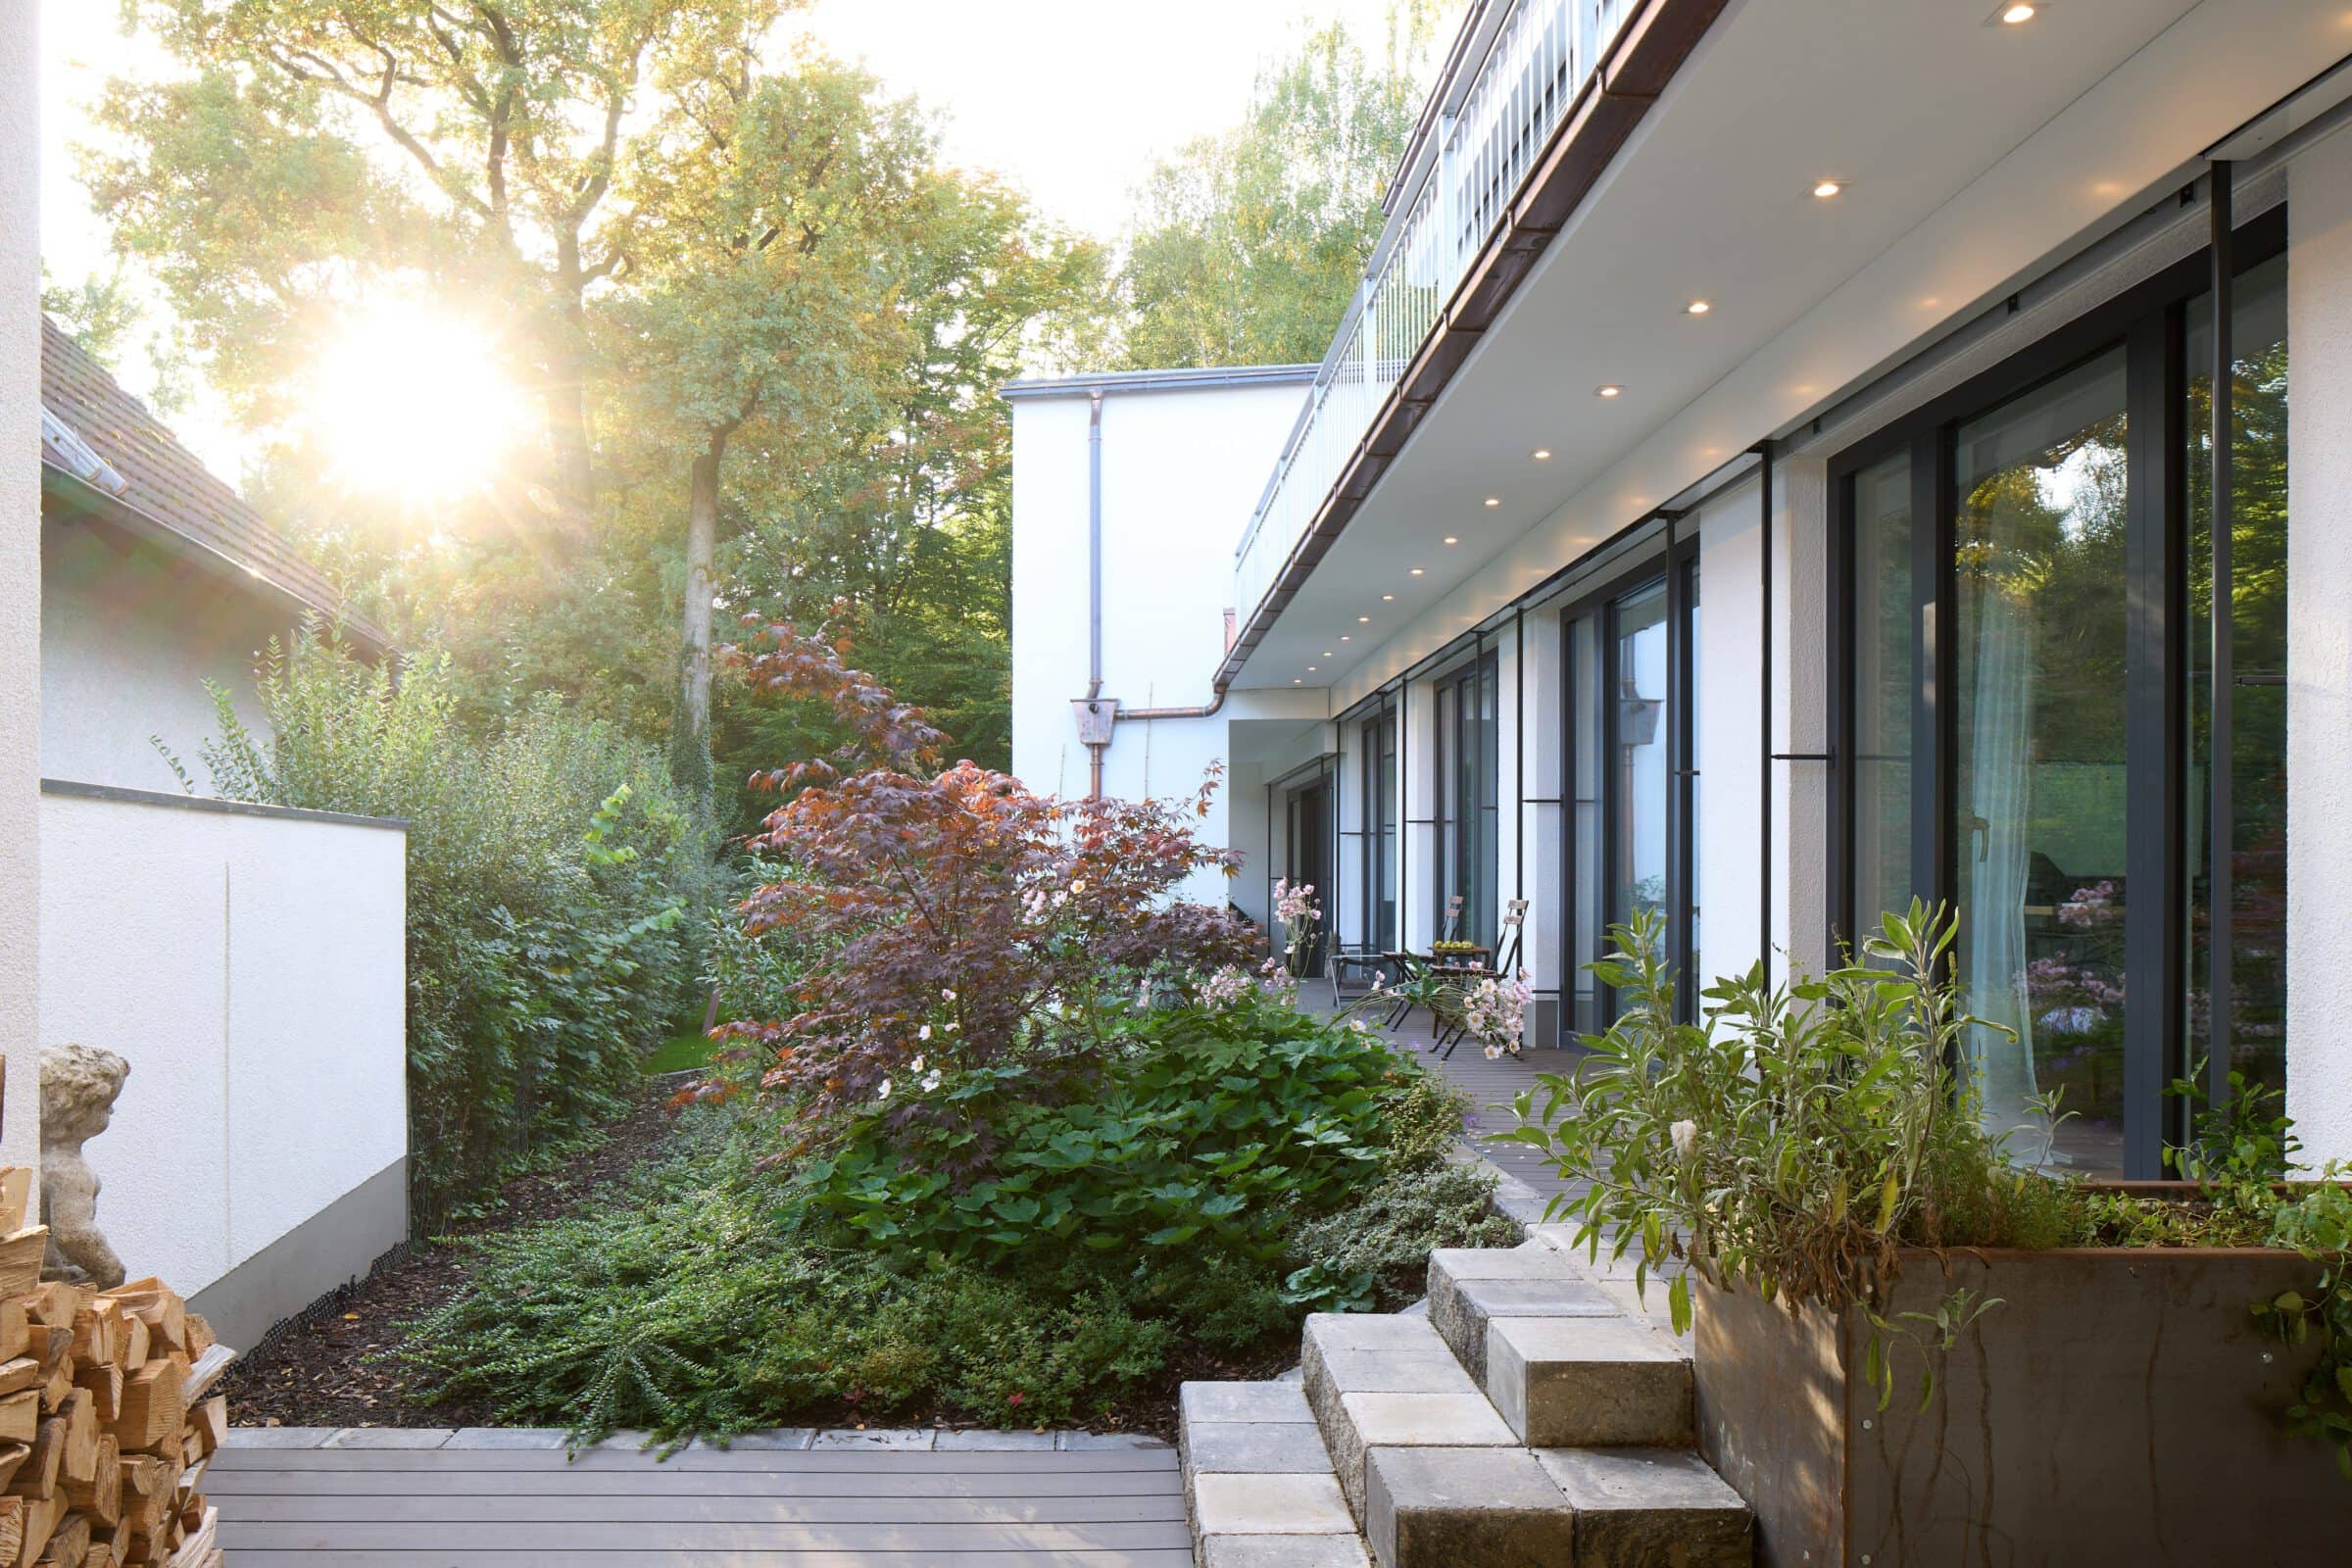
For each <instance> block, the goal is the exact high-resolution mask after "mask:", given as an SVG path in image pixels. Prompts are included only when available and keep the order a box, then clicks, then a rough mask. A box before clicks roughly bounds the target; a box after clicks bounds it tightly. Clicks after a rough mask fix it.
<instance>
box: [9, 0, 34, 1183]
mask: <svg viewBox="0 0 2352 1568" xmlns="http://www.w3.org/2000/svg"><path fill="white" fill-rule="evenodd" d="M39 11H40V7H39V5H38V4H37V3H36V0H0V1055H5V1056H6V1057H7V1060H8V1069H7V1082H6V1085H5V1088H6V1091H7V1112H8V1114H7V1124H6V1128H5V1137H4V1138H0V1160H6V1161H8V1162H10V1163H14V1164H19V1165H31V1164H34V1163H36V1160H35V1151H37V1150H38V1149H39V1147H40V1136H41V1127H40V1104H39V1100H38V1093H37V1090H36V1087H35V1085H36V1083H37V1076H36V1075H37V1073H38V1071H39V1066H38V1062H37V1060H36V1057H37V1054H38V1053H37V1051H36V1050H35V1044H36V1042H37V1040H38V1039H39V1035H38V1032H37V1022H36V1020H37V1018H38V1015H39V1009H38V1005H37V998H38V991H37V990H36V988H35V985H34V975H35V972H36V965H35V955H36V953H37V952H38V932H39V928H40V907H39V906H40V840H39V834H38V831H37V829H36V827H35V822H36V820H37V818H38V816H39V810H38V806H39V794H38V791H39V789H40V727H39V719H38V717H37V715H38V714H39V712H40V710H41V654H40V619H41V548H40V538H41V534H40V504H41V467H40V450H41V445H40V428H41V415H40V386H41V350H40V314H39V309H38V304H37V301H38V297H39V292H40V263H39V256H40V222H39V211H40V206H39V201H38V199H37V196H36V186H37V181H38V179H39V167H40V166H39V158H40V144H41V138H40V121H39V114H38V109H39V94H38V92H37V91H36V84H37V82H38V79H39V74H40V73H39V65H38V62H39V59H40V54H39V49H38V47H37V29H36V27H35V25H34V24H35V23H36V21H37V20H38V16H39Z"/></svg>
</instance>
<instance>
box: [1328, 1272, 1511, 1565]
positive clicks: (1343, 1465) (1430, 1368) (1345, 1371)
mask: <svg viewBox="0 0 2352 1568" xmlns="http://www.w3.org/2000/svg"><path fill="white" fill-rule="evenodd" d="M1303 1342H1304V1352H1305V1353H1304V1369H1305V1372H1306V1378H1305V1392H1306V1402H1307V1405H1308V1407H1309V1408H1310V1409H1312V1410H1313V1411H1314V1416H1315V1422H1316V1424H1317V1425H1318V1426H1320V1427H1321V1428H1322V1429H1323V1444H1324V1446H1325V1447H1326V1448H1328V1449H1329V1450H1330V1451H1331V1459H1332V1465H1333V1468H1334V1469H1335V1470H1337V1471H1338V1473H1339V1481H1340V1491H1341V1494H1342V1495H1344V1496H1345V1497H1346V1498H1347V1501H1348V1509H1349V1510H1350V1511H1351V1512H1352V1513H1353V1514H1354V1516H1355V1519H1356V1522H1357V1523H1358V1524H1363V1523H1365V1522H1367V1520H1368V1513H1367V1510H1366V1501H1365V1498H1366V1491H1365V1479H1364V1477H1365V1456H1366V1455H1367V1454H1368V1453H1369V1452H1370V1451H1371V1450H1372V1449H1374V1448H1380V1447H1414V1448H1453V1447H1460V1448H1471V1447H1487V1448H1500V1447H1508V1446H1512V1445H1514V1444H1516V1443H1517V1442H1518V1439H1517V1438H1516V1437H1515V1436H1514V1435H1513V1434H1512V1432H1511V1429H1510V1427H1509V1426H1508V1425H1506V1424H1505V1423H1504V1421H1503V1419H1502V1417H1501V1416H1499V1415H1497V1414H1495V1407H1494V1405H1493V1404H1491V1403H1489V1402H1488V1400H1487V1397H1486V1395H1485V1394H1484V1393H1482V1392H1481V1391H1480V1389H1479V1387H1478V1385H1477V1384H1475V1383H1473V1382H1471V1381H1470V1374H1469V1373H1467V1372H1465V1371H1463V1370H1462V1366H1461V1363H1460V1362H1459V1361H1457V1360H1455V1359H1454V1357H1453V1354H1452V1352H1451V1351H1449V1350H1448V1349H1447V1348H1446V1342H1445V1341H1444V1340H1442V1339H1440V1338H1439V1337H1438V1332H1437V1330H1436V1329H1435V1328H1433V1327H1432V1326H1431V1325H1430V1322H1429V1320H1428V1319H1426V1318H1418V1317H1385V1316H1361V1315H1357V1314H1353V1313H1333V1312H1318V1313H1316V1314H1315V1315H1314V1316H1312V1317H1309V1318H1308V1319H1307V1320H1306V1329H1305V1333H1304V1335H1303Z"/></svg>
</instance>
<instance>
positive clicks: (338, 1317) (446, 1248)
mask: <svg viewBox="0 0 2352 1568" xmlns="http://www.w3.org/2000/svg"><path fill="white" fill-rule="evenodd" d="M675 1089H676V1085H675V1084H674V1083H670V1082H666V1081H663V1080H661V1079H655V1080H651V1081H649V1083H648V1086H647V1088H646V1092H645V1097H644V1099H643V1100H642V1101H641V1102H640V1103H639V1104H638V1105H637V1107H636V1108H635V1109H634V1110H632V1111H630V1112H629V1114H628V1115H626V1116H624V1117H622V1118H621V1119H620V1120H619V1121H617V1122H615V1123H613V1126H612V1128H611V1129H610V1131H609V1132H608V1133H607V1135H606V1137H605V1139H604V1140H603V1142H601V1143H599V1144H598V1145H597V1146H596V1147H595V1148H593V1149H591V1150H589V1151H587V1152H585V1153H582V1154H580V1155H579V1156H577V1157H576V1158H572V1159H568V1160H565V1161H564V1162H563V1163H562V1164H561V1165H560V1166H559V1167H558V1168H557V1169H554V1170H551V1171H548V1172H545V1173H543V1174H537V1175H529V1176H517V1177H515V1179H514V1180H513V1181H510V1182H508V1183H507V1184H506V1186H505V1187H503V1188H501V1189H500V1191H499V1195H498V1201H497V1202H496V1203H495V1204H485V1205H483V1206H482V1210H481V1212H480V1214H479V1215H478V1216H477V1217H475V1218H472V1219H468V1220H465V1221H461V1222H459V1223H457V1224H454V1225H452V1226H451V1228H450V1234H449V1237H448V1238H443V1239H436V1240H433V1241H428V1242H418V1243H416V1244H414V1245H413V1246H409V1247H405V1248H401V1249H398V1250H395V1251H393V1252H391V1253H388V1254H387V1255H386V1256H385V1257H384V1259H383V1260H381V1261H379V1262H378V1263H377V1264H376V1266H375V1268H374V1270H373V1271H372V1272H370V1273H369V1274H368V1277H367V1278H366V1279H363V1280H360V1281H358V1282H356V1283H354V1284H351V1285H347V1286H345V1287H344V1288H343V1289H341V1290H339V1291H334V1292H332V1293H330V1294H328V1295H326V1296H323V1297H320V1298H319V1299H318V1300H317V1301H314V1302H313V1303H311V1305H310V1306H309V1307H308V1308H307V1309H305V1310H304V1312H303V1313H302V1315H301V1316H299V1317H296V1318H293V1319H291V1320H289V1321H288V1322H285V1323H282V1324H280V1325H279V1326H278V1327H277V1328H276V1329H274V1330H272V1331H271V1332H270V1337H269V1338H268V1339H266V1340H264V1341H263V1343H262V1344H261V1345H259V1346H257V1347H255V1348H253V1349H252V1350H250V1351H248V1352H247V1353H246V1354H244V1355H243V1356H240V1357H239V1358H238V1359H237V1361H236V1362H235V1363H234V1364H232V1365H231V1366H230V1368H229V1370H228V1375H227V1378H226V1379H225V1380H224V1383H223V1390H222V1392H224V1393H226V1394H227V1396H228V1411H229V1419H230V1420H231V1421H233V1422H234V1423H235V1424H236V1425H238V1426H244V1427H275V1426H287V1427H463V1426H490V1425H495V1424H497V1423H496V1422H495V1420H494V1418H493V1417H492V1414H491V1412H490V1410H489V1409H488V1408H487V1407H486V1406H484V1405H482V1404H479V1403H469V1402H467V1401H465V1400H452V1401H451V1402H449V1403H446V1404H429V1405H428V1404H424V1403H422V1402H420V1401H419V1400H418V1399H417V1396H416V1395H415V1394H414V1393H413V1392H412V1391H411V1390H410V1388H409V1386H408V1379H409V1377H410V1376H411V1374H410V1373H409V1371H408V1369H407V1368H405V1367H403V1366H401V1365H400V1364H399V1363H398V1362H396V1361H393V1360H391V1359H390V1358H389V1357H388V1356H386V1355H385V1353H384V1352H386V1351H388V1350H391V1349H393V1348H395V1347H397V1346H399V1345H400V1344H401V1342H402V1341H403V1340H405V1339H406V1338H407V1337H408V1336H407V1335H406V1333H404V1332H403V1330H402V1327H401V1325H403V1324H404V1323H407V1322H410V1321H412V1320H413V1319H416V1318H417V1317H421V1316H422V1315H423V1314H424V1313H426V1312H428V1311H430V1310H432V1309H433V1308H434V1307H436V1306H439V1305H440V1304H441V1303H442V1302H444V1301H446V1300H448V1299H450V1298H451V1297H453V1296H455V1295H456V1294H457V1293H458V1290H459V1288H460V1287H461V1286H463V1285H464V1284H465V1283H466V1276H467V1275H468V1274H469V1273H470V1272H471V1271H472V1262H473V1254H472V1252H471V1251H469V1250H467V1249H466V1248H464V1247H462V1246H457V1245H453V1243H454V1242H455V1241H456V1240H457V1239H459V1238H464V1237H467V1236H480V1235H485V1234H490V1233H494V1232H498V1231H506V1230H515V1229H518V1228H520V1227H522V1226H526V1225H535V1224H538V1223H539V1222H541V1221H543V1220H550V1219H555V1218H557V1217H559V1216H560V1215H563V1214H564V1213H566V1212H568V1211H570V1210H571V1209H573V1208H575V1207H577V1206H578V1205H579V1204H580V1203H582V1202H584V1201H587V1200H588V1199H589V1198H590V1197H592V1196H593V1195H594V1194H595V1193H596V1192H597V1190H598V1189H600V1188H603V1187H606V1186H608V1185H610V1184H611V1183H613V1181H615V1180H617V1179H618V1178H620V1177H621V1176H623V1175H625V1174H627V1173H628V1172H629V1171H631V1170H633V1169H635V1168H636V1167H637V1166H639V1165H641V1164H644V1163H645V1162H646V1161H648V1160H650V1159H653V1158H655V1157H657V1156H658V1155H659V1154H660V1153H661V1150H662V1144H663V1143H664V1142H665V1141H666V1140H667V1139H668V1137H669V1133H670V1128H671V1127H672V1125H673V1124H674V1122H675V1120H676V1112H674V1111H672V1110H670V1109H669V1108H667V1107H668V1101H669V1097H670V1095H671V1094H672V1093H674V1092H675Z"/></svg>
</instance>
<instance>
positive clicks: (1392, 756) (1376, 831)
mask: <svg viewBox="0 0 2352 1568" xmlns="http://www.w3.org/2000/svg"><path fill="white" fill-rule="evenodd" d="M1357 733H1358V736H1359V738H1360V740H1361V743H1362V753H1363V803H1364V804H1363V814H1364V824H1363V827H1364V831H1363V885H1364V911H1363V914H1364V923H1363V930H1364V943H1365V946H1366V948H1367V949H1368V950H1369V951H1371V952H1374V953H1390V952H1394V951H1395V950H1396V947H1397V713H1396V711H1395V710H1393V709H1391V710H1386V711H1383V712H1381V713H1380V714H1379V715H1378V716H1377V717H1373V718H1368V719H1366V720H1364V723H1363V727H1362V728H1361V729H1360V730H1359V731H1358V732H1357Z"/></svg>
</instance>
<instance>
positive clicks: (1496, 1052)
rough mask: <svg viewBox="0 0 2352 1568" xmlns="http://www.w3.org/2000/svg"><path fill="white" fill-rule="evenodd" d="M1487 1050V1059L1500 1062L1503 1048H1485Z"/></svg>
mask: <svg viewBox="0 0 2352 1568" xmlns="http://www.w3.org/2000/svg"><path fill="white" fill-rule="evenodd" d="M1485 1050H1486V1053H1487V1059H1488V1060H1489V1061H1500V1060H1501V1059H1502V1048H1501V1047H1500V1046H1488V1047H1486V1048H1485Z"/></svg>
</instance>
